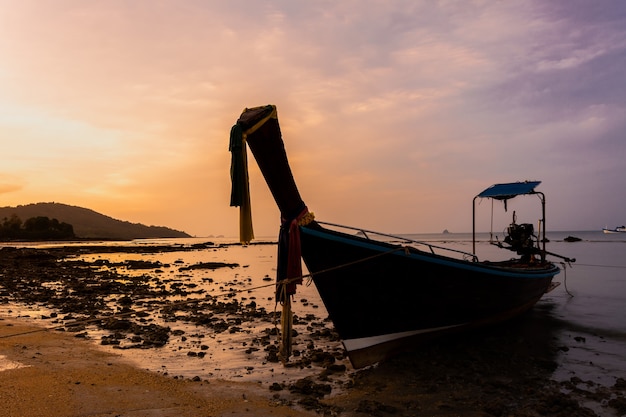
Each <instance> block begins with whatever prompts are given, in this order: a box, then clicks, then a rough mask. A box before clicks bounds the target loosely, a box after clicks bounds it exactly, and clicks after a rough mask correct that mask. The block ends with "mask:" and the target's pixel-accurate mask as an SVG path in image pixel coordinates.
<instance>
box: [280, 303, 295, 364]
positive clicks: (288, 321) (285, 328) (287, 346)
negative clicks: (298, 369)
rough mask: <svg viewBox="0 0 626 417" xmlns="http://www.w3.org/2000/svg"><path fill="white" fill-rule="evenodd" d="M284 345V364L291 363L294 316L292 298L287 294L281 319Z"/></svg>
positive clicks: (282, 349) (282, 355) (282, 354)
mask: <svg viewBox="0 0 626 417" xmlns="http://www.w3.org/2000/svg"><path fill="white" fill-rule="evenodd" d="M280 324H281V335H282V345H281V347H280V354H281V357H282V360H283V362H289V357H290V356H291V342H292V341H291V328H292V325H293V314H292V312H291V296H289V295H287V294H285V299H284V300H283V312H282V314H281V317H280Z"/></svg>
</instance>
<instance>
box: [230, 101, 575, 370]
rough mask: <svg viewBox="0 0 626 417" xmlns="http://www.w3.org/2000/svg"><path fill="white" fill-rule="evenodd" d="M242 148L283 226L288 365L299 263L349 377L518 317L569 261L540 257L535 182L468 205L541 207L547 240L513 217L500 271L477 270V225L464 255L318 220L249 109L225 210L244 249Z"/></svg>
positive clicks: (279, 146) (280, 283)
mask: <svg viewBox="0 0 626 417" xmlns="http://www.w3.org/2000/svg"><path fill="white" fill-rule="evenodd" d="M247 146H249V147H250V150H251V152H252V154H253V155H254V158H255V159H256V161H257V163H258V165H259V168H260V170H261V172H262V174H263V176H264V178H265V181H266V182H267V185H268V186H269V189H270V191H271V193H272V195H273V197H274V199H275V201H276V204H277V205H278V208H279V210H280V213H281V217H282V224H281V226H280V233H279V242H278V266H277V300H278V301H279V302H281V303H282V304H283V317H282V320H283V355H284V357H288V355H289V354H290V337H291V328H290V320H291V318H290V314H291V313H290V298H291V297H292V295H293V294H294V293H295V288H296V285H297V284H299V283H301V282H302V277H303V274H302V263H301V258H302V259H303V260H304V263H305V265H306V267H307V269H308V271H309V274H308V275H309V276H310V277H311V279H312V281H313V282H314V284H315V286H316V288H317V291H318V292H319V295H320V296H321V299H322V301H323V303H324V305H325V307H326V310H327V311H328V314H329V317H330V319H331V320H332V322H333V324H334V327H335V329H336V331H337V332H338V334H339V336H340V337H341V339H342V341H343V345H344V347H345V349H346V351H347V353H348V357H349V359H350V361H351V363H352V365H353V366H354V367H355V368H360V367H363V366H367V365H370V364H373V363H376V362H378V361H380V360H382V359H385V358H387V357H389V356H391V355H394V354H397V353H399V352H401V351H404V350H406V349H407V348H409V347H412V346H414V345H415V344H416V343H421V342H423V341H424V340H425V339H429V338H433V337H435V336H440V335H443V334H447V333H451V332H458V331H462V330H468V329H471V328H476V327H479V326H484V325H488V324H493V323H497V322H501V321H504V320H507V319H510V318H512V317H514V316H517V315H519V314H521V313H523V312H524V311H526V310H528V309H530V308H531V307H533V306H534V305H535V304H536V303H537V301H538V300H539V299H540V298H541V297H542V296H543V295H544V294H545V293H546V292H549V291H551V290H552V289H553V288H554V287H555V286H556V285H558V283H553V282H552V279H553V277H554V276H555V275H556V274H558V273H559V271H560V269H559V267H558V266H557V265H556V264H555V263H553V262H551V261H549V260H547V256H548V255H552V256H557V257H560V258H562V259H564V260H565V261H567V262H573V261H575V260H574V259H569V258H566V257H562V256H560V255H557V254H554V253H551V252H547V251H546V248H545V244H546V241H547V239H546V238H545V198H544V195H543V193H541V192H538V191H536V190H535V188H536V187H537V186H538V185H539V184H540V182H539V181H524V182H516V183H507V184H496V185H493V186H491V187H489V188H487V189H486V190H484V191H483V192H481V193H480V194H478V195H477V196H476V197H475V198H474V207H475V202H476V199H478V198H491V199H495V200H501V201H504V202H505V204H506V202H507V201H508V200H509V199H511V198H514V197H516V196H519V195H535V196H538V197H539V199H540V201H541V205H542V219H540V223H539V225H540V229H541V225H543V230H540V231H539V233H538V234H537V235H535V232H534V228H533V225H532V224H516V222H515V217H514V221H513V223H512V224H511V225H510V226H509V227H508V229H507V230H508V233H507V236H506V238H505V239H504V241H498V242H494V243H495V244H497V245H498V246H500V247H502V248H505V249H510V250H513V251H515V252H517V254H518V255H519V257H517V258H514V259H508V260H504V261H501V262H488V261H479V259H478V257H477V256H476V248H475V242H476V232H475V229H476V228H475V221H473V242H474V244H473V247H472V250H473V252H472V253H465V252H460V251H458V250H454V249H446V248H443V247H440V246H435V245H433V244H429V243H425V242H417V241H412V240H408V239H404V238H402V237H397V236H390V235H381V234H378V235H377V234H375V233H374V232H371V231H367V230H362V229H358V228H347V230H346V231H342V230H340V228H341V226H339V225H336V224H331V223H324V222H321V221H318V220H316V219H315V218H314V216H313V214H312V213H311V212H309V211H308V208H307V206H306V205H305V204H304V201H303V200H302V198H301V196H300V193H299V191H298V188H297V186H296V183H295V181H294V178H293V175H292V172H291V168H290V166H289V163H288V160H287V155H286V152H285V147H284V143H283V140H282V135H281V131H280V126H279V123H278V116H277V110H276V107H275V106H273V105H268V106H262V107H254V108H249V109H245V110H244V111H243V113H242V114H241V116H240V117H239V119H238V120H237V122H236V124H235V125H234V126H233V128H232V130H231V137H230V150H231V152H232V165H231V179H232V183H233V184H232V185H233V188H232V192H231V206H239V207H240V226H241V228H240V233H241V236H240V238H241V241H242V242H243V243H247V242H249V241H250V240H251V239H252V238H253V233H252V222H251V215H250V197H249V187H248V183H247V178H248V173H247V166H246V164H247V161H246V154H247V149H246V148H247ZM474 212H475V209H474ZM474 217H475V215H474ZM541 233H542V234H543V238H541V236H540V235H541ZM374 235H377V236H382V238H374Z"/></svg>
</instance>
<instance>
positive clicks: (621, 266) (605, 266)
mask: <svg viewBox="0 0 626 417" xmlns="http://www.w3.org/2000/svg"><path fill="white" fill-rule="evenodd" d="M576 265H578V266H593V267H596V268H626V266H624V265H597V264H580V263H578V262H576Z"/></svg>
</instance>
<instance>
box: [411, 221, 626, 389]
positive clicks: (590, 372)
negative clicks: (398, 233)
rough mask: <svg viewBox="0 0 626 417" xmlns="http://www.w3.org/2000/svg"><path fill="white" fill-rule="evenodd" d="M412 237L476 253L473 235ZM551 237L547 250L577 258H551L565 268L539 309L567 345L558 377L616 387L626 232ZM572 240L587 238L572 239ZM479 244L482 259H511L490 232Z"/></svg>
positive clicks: (625, 310) (625, 321)
mask: <svg viewBox="0 0 626 417" xmlns="http://www.w3.org/2000/svg"><path fill="white" fill-rule="evenodd" d="M406 237H410V238H411V239H415V240H419V241H424V242H428V243H432V244H436V245H442V246H444V245H445V246H449V247H452V248H456V249H460V250H465V251H468V252H472V234H471V233H468V234H463V233H458V234H457V233H449V234H424V235H406ZM546 237H547V238H548V240H549V242H547V243H546V250H547V251H549V252H552V253H555V254H559V255H563V256H565V257H567V258H574V259H575V260H576V261H575V262H572V263H568V262H565V261H564V260H563V259H561V258H559V257H556V256H549V257H548V259H550V260H552V261H553V262H555V263H556V264H558V265H559V266H560V267H561V272H560V274H558V275H557V276H556V277H555V279H554V282H557V283H560V286H559V287H557V288H556V289H554V290H553V291H551V292H550V293H548V294H546V295H544V297H543V298H542V299H541V300H540V301H539V303H538V304H537V306H536V307H535V309H534V311H533V314H534V315H535V316H539V317H538V320H537V322H538V323H544V324H545V326H546V327H549V329H547V330H548V332H547V334H553V335H554V337H555V338H556V339H557V340H558V343H559V344H560V346H561V349H560V353H559V357H558V368H557V369H556V371H555V372H554V375H553V379H555V380H557V381H565V380H569V379H570V378H571V377H573V376H576V377H578V378H580V379H582V380H583V381H591V382H594V383H596V384H601V385H604V386H612V385H613V384H614V383H615V381H616V379H617V378H626V233H621V234H605V233H603V232H602V231H601V230H600V231H570V232H552V233H550V232H548V233H547V235H546ZM568 237H574V238H578V239H581V240H580V241H567V240H566V238H568ZM491 238H492V239H494V240H495V239H496V236H495V235H494V236H492V237H491ZM498 238H499V240H500V241H502V240H503V236H498ZM477 240H478V243H477V245H476V254H477V255H478V256H479V259H480V260H492V261H495V260H500V259H506V258H507V252H506V251H504V252H503V251H502V249H500V248H498V247H496V246H494V245H491V244H490V243H489V240H490V236H489V235H488V234H484V233H481V234H478V235H477ZM508 254H510V255H509V257H514V256H515V253H513V252H508ZM503 256H504V258H503ZM542 319H543V320H542Z"/></svg>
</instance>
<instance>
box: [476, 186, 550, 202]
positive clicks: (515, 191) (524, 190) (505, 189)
mask: <svg viewBox="0 0 626 417" xmlns="http://www.w3.org/2000/svg"><path fill="white" fill-rule="evenodd" d="M539 184H541V181H524V182H510V183H507V184H495V185H492V186H491V187H489V188H487V189H486V190H485V191H483V192H482V193H480V194H478V195H477V196H476V197H481V198H495V199H496V200H508V199H509V198H513V197H515V196H518V195H523V194H534V193H535V187H536V186H538V185H539Z"/></svg>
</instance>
